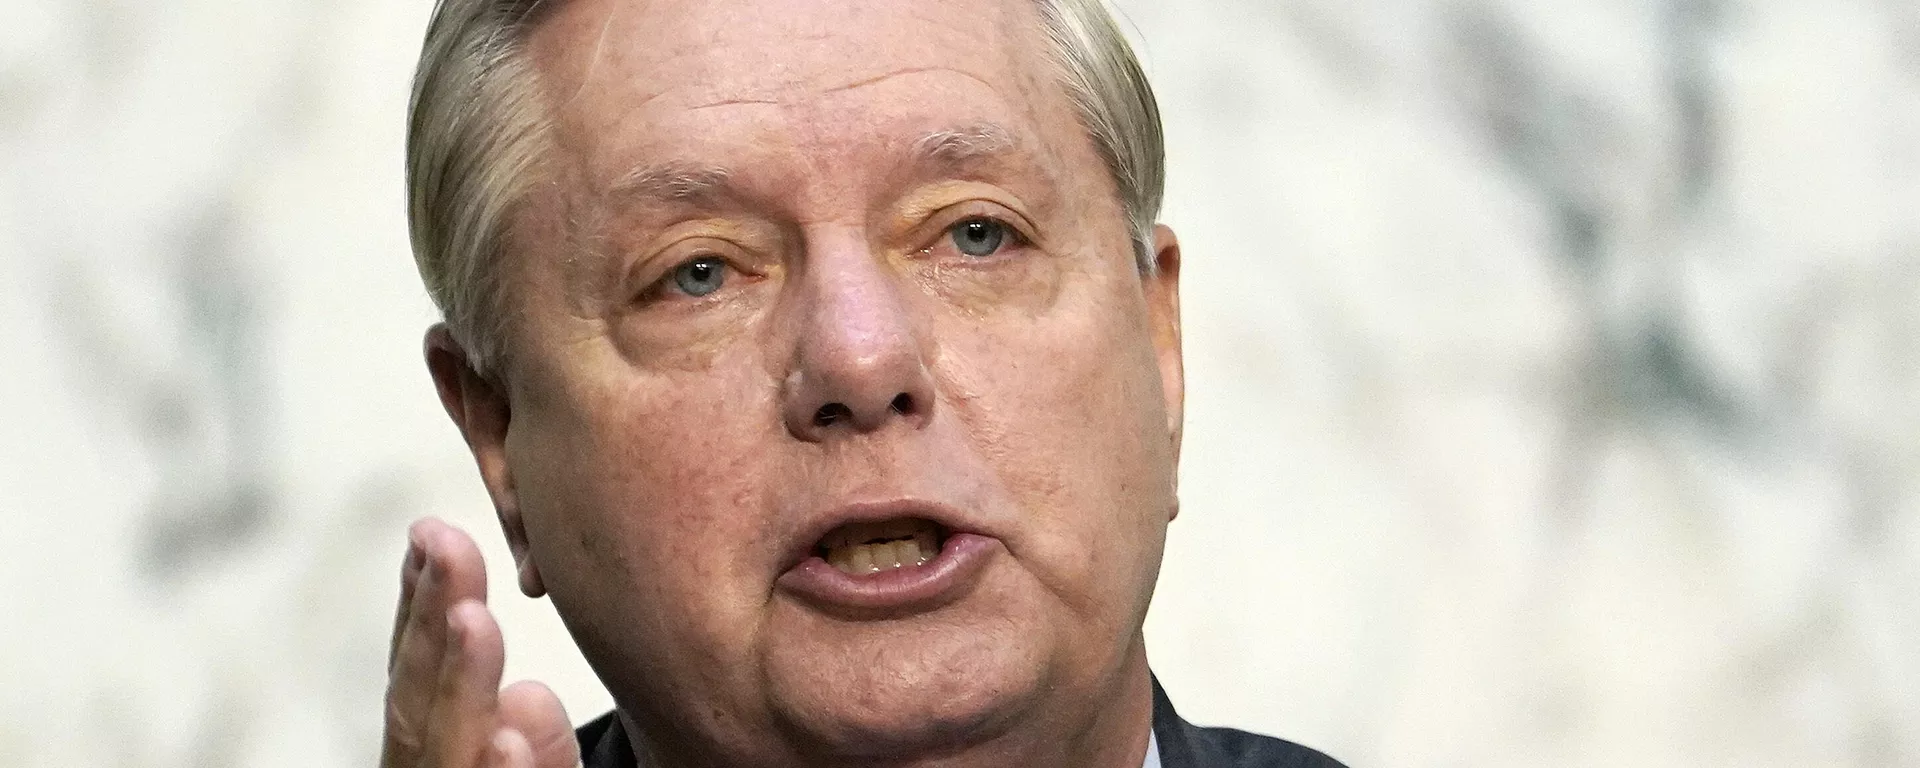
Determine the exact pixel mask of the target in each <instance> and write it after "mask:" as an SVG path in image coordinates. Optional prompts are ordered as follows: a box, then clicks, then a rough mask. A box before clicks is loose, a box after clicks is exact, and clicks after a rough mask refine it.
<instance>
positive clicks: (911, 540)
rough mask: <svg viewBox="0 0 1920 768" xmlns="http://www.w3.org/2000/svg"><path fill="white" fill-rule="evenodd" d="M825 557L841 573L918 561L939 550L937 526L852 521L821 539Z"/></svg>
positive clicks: (861, 571) (914, 521) (923, 522)
mask: <svg viewBox="0 0 1920 768" xmlns="http://www.w3.org/2000/svg"><path fill="white" fill-rule="evenodd" d="M820 543H821V546H822V547H823V548H825V549H826V560H827V562H828V563H830V564H832V565H833V567H835V568H838V569H840V570H841V571H843V572H845V573H850V574H863V573H876V572H879V571H882V570H888V569H892V568H901V567H905V566H909V565H921V564H923V563H925V562H927V561H928V560H932V559H933V558H934V557H936V556H938V555H939V554H940V529H939V527H938V526H935V525H934V524H933V523H929V522H926V521H924V520H896V521H888V522H885V523H855V524H852V525H845V526H841V527H840V528H838V529H835V530H834V531H833V532H832V533H829V534H827V537H826V538H825V539H822V540H821V542H820Z"/></svg>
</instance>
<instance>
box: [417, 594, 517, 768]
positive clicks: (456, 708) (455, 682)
mask: <svg viewBox="0 0 1920 768" xmlns="http://www.w3.org/2000/svg"><path fill="white" fill-rule="evenodd" d="M447 629H448V637H447V655H446V658H445V659H444V660H443V662H442V664H441V666H440V680H439V684H438V686H437V688H436V691H435V695H434V702H433V714H432V715H430V716H429V717H430V719H429V720H428V742H429V743H431V744H432V745H433V746H432V749H430V750H429V752H430V753H431V754H433V755H434V756H436V757H437V758H438V759H437V760H436V761H435V762H434V765H436V766H472V765H476V764H478V763H480V762H481V761H482V760H483V759H485V758H486V752H487V750H488V744H489V743H490V742H491V740H492V738H493V732H494V731H495V730H496V729H498V727H499V725H498V723H499V717H498V713H497V710H498V708H499V701H500V672H501V669H502V668H503V666H504V664H505V662H506V652H505V648H504V645H503V643H502V641H501V638H500V625H499V624H497V623H495V622H494V620H493V614H492V613H489V612H488V611H487V606H486V605H485V604H483V603H480V602H479V601H476V600H462V601H460V603H459V604H458V605H455V606H454V607H453V608H452V609H451V610H449V611H447Z"/></svg>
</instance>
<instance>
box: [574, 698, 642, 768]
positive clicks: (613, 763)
mask: <svg viewBox="0 0 1920 768" xmlns="http://www.w3.org/2000/svg"><path fill="white" fill-rule="evenodd" d="M573 735H574V737H575V738H577V739H579V740H580V763H581V765H583V766H585V768H631V766H633V750H632V749H630V748H628V747H627V738H626V734H625V733H624V732H622V729H621V727H620V716H619V713H618V712H617V711H615V712H608V713H606V714H605V715H601V716H600V717H599V718H597V719H595V720H594V721H593V722H590V723H587V724H586V725H583V726H580V727H579V728H575V729H573Z"/></svg>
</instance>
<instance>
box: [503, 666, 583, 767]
mask: <svg viewBox="0 0 1920 768" xmlns="http://www.w3.org/2000/svg"><path fill="white" fill-rule="evenodd" d="M499 713H500V727H501V728H502V729H503V730H506V729H510V730H512V731H516V732H518V734H519V736H520V737H521V738H522V739H524V740H525V745H526V747H527V749H528V750H529V751H530V752H531V755H532V759H533V762H531V763H528V764H526V767H525V768H575V767H576V766H578V765H580V742H579V741H578V740H577V739H575V738H574V735H573V721H572V720H570V719H568V718H567V709H566V707H564V706H561V704H560V697H558V696H555V695H554V694H553V690H552V689H550V688H548V687H546V686H545V685H541V684H540V683H536V682H533V681H531V680H522V681H520V682H517V683H514V684H513V685H509V686H507V687H506V689H505V690H502V691H501V692H500V709H499ZM509 765H513V766H514V768H521V766H520V765H518V764H514V763H509Z"/></svg>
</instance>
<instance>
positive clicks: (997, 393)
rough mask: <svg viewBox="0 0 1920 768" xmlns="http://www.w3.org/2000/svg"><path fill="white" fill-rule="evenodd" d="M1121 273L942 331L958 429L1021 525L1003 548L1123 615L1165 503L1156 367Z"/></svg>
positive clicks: (1060, 587) (1058, 584)
mask: <svg viewBox="0 0 1920 768" xmlns="http://www.w3.org/2000/svg"><path fill="white" fill-rule="evenodd" d="M1126 277H1127V276H1126V275H1117V276H1114V277H1112V278H1108V279H1106V280H1085V281H1081V284H1082V286H1084V288H1079V287H1076V288H1073V289H1068V290H1065V291H1063V292H1062V295H1061V297H1060V299H1059V300H1058V301H1057V302H1056V303H1055V305H1054V307H1053V308H1051V309H1050V310H1049V311H1047V312H1045V313H1041V314H1038V315H1033V316H1029V317H1025V318H1020V319H1017V320H1008V321H1005V322H1000V321H989V322H988V323H987V324H985V325H980V326H974V327H971V328H967V329H955V328H949V329H947V331H948V335H947V336H946V339H943V342H945V345H944V346H943V349H944V350H946V352H947V358H948V359H946V360H944V361H943V363H945V365H946V368H947V369H948V370H949V371H951V381H950V384H951V387H952V388H953V389H954V390H955V391H956V392H957V393H959V396H958V397H956V398H954V399H955V402H956V403H957V404H958V405H957V407H956V410H957V411H958V412H959V418H960V419H962V420H963V421H964V422H966V424H965V429H964V431H965V432H966V433H967V434H968V435H969V439H972V440H974V441H975V442H976V445H975V448H976V450H977V451H978V452H979V453H980V455H982V456H983V457H985V458H986V460H987V461H988V462H989V463H990V464H991V465H992V467H993V469H994V472H995V475H996V476H997V479H998V480H999V482H1000V483H1001V485H1002V486H1003V488H1004V490H1005V493H1006V494H1007V496H1008V497H1009V498H1010V499H1011V501H1012V503H1014V504H1015V505H1017V507H1018V508H1019V514H1020V515H1021V517H1022V519H1023V520H1026V521H1029V523H1028V525H1027V528H1026V530H1024V531H1023V534H1024V535H1023V536H1022V537H1021V539H1020V540H1019V541H1018V542H1015V544H1014V546H1017V547H1018V548H1019V549H1020V550H1021V551H1017V552H1015V555H1016V556H1017V557H1021V558H1022V563H1023V565H1024V566H1025V567H1026V568H1027V569H1028V570H1029V571H1032V572H1034V573H1035V575H1036V577H1038V578H1039V579H1041V581H1042V582H1044V585H1045V586H1046V587H1048V588H1049V589H1050V590H1051V591H1053V592H1054V593H1056V594H1059V595H1061V596H1062V598H1063V599H1066V600H1068V601H1069V602H1070V603H1071V604H1073V605H1075V607H1076V608H1083V609H1084V610H1085V611H1086V612H1087V613H1089V614H1091V615H1096V616H1114V615H1115V614H1116V613H1118V614H1128V613H1131V611H1129V610H1120V611H1117V612H1116V611H1113V610H1112V609H1113V608H1114V605H1113V603H1115V602H1123V603H1124V602H1131V601H1134V600H1135V599H1136V595H1137V594H1138V593H1139V592H1140V591H1141V590H1142V589H1143V588H1144V587H1145V586H1146V585H1143V584H1141V582H1142V581H1143V580H1144V581H1145V582H1147V584H1148V585H1150V583H1151V581H1152V578H1153V574H1154V573H1156V572H1157V568H1158V562H1159V550H1160V547H1161V544H1162V540H1163V538H1164V535H1165V523H1166V512H1167V510H1168V509H1169V508H1170V505H1171V503H1172V493H1171V491H1172V479H1171V478H1172V461H1173V457H1172V454H1171V450H1170V448H1169V443H1168V441H1167V439H1166V434H1165V432H1166V427H1165V425H1166V417H1165V404H1164V400H1163V398H1162V396H1161V385H1160V379H1159V372H1158V368H1157V367H1156V365H1155V359H1154V356H1153V352H1152V345H1151V343H1150V337H1149V335H1148V332H1147V326H1146V322H1145V315H1144V306H1143V305H1142V303H1141V300H1140V298H1139V296H1138V295H1137V292H1135V291H1131V290H1129V284H1127V283H1124V282H1121V281H1123V280H1125V279H1126ZM949 340H950V341H949ZM1116 573H1122V574H1125V575H1123V576H1120V577H1118V578H1116Z"/></svg>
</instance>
